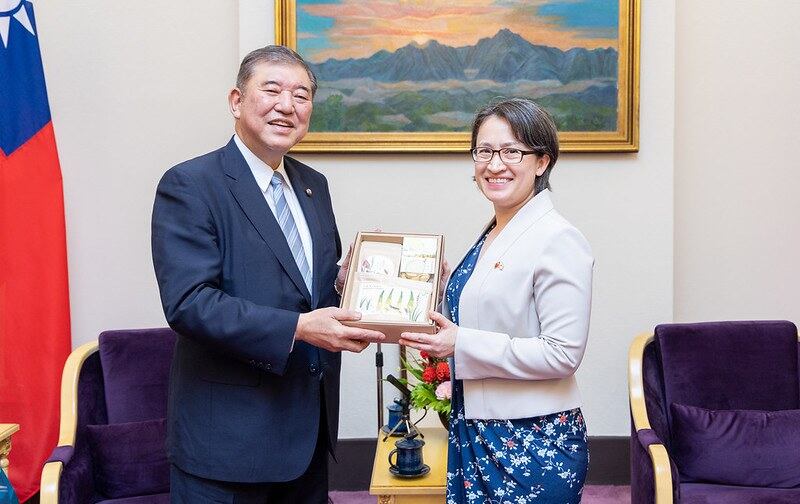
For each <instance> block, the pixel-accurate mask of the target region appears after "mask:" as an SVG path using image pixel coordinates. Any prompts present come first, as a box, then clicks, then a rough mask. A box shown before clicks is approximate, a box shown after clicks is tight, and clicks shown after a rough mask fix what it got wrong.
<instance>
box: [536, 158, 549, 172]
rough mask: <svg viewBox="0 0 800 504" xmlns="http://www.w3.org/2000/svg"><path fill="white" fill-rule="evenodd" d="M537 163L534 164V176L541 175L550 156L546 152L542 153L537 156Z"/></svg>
mask: <svg viewBox="0 0 800 504" xmlns="http://www.w3.org/2000/svg"><path fill="white" fill-rule="evenodd" d="M538 162H539V164H538V165H537V166H536V176H537V177H541V176H542V173H544V171H545V170H546V169H547V166H548V165H549V164H550V156H549V155H547V154H542V155H541V156H539V160H538Z"/></svg>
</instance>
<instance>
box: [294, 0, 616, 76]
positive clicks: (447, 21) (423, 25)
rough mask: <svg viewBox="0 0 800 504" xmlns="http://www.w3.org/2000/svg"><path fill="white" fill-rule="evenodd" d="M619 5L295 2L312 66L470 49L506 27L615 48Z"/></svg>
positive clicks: (512, 0)
mask: <svg viewBox="0 0 800 504" xmlns="http://www.w3.org/2000/svg"><path fill="white" fill-rule="evenodd" d="M618 1H619V0H460V1H459V2H458V3H456V2H453V1H452V0H372V1H370V2H364V1H363V0H297V26H298V33H297V44H298V49H299V51H300V53H301V54H302V55H303V56H304V57H306V58H308V59H309V60H310V61H313V62H322V61H325V60H327V59H329V58H336V59H345V58H363V57H368V56H371V55H372V54H374V53H375V52H377V51H379V50H381V49H386V50H388V51H394V50H396V49H398V48H400V47H403V46H405V45H407V44H409V43H411V42H417V43H419V44H424V43H425V42H427V41H429V40H436V41H437V42H439V43H441V44H445V45H449V46H453V47H459V46H465V45H473V44H475V43H476V42H477V41H478V40H479V39H481V38H484V37H491V36H493V35H494V34H495V33H497V32H498V31H499V30H501V29H502V28H508V29H510V30H511V31H513V32H515V33H518V34H519V35H521V36H522V37H524V38H525V39H527V40H528V41H529V42H531V43H533V44H540V45H548V46H552V47H558V48H559V49H562V50H563V49H569V48H572V47H585V48H587V49H595V48H598V47H611V48H614V49H616V48H617V36H618V29H617V27H618V23H619V20H618V18H619V7H618Z"/></svg>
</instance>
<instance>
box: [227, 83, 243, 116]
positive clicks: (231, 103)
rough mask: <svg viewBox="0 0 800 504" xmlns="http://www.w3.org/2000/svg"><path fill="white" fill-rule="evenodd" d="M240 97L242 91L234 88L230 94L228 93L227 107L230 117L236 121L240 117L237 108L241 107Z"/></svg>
mask: <svg viewBox="0 0 800 504" xmlns="http://www.w3.org/2000/svg"><path fill="white" fill-rule="evenodd" d="M242 96H243V95H242V91H241V90H240V89H239V88H236V87H235V88H233V89H231V91H230V93H228V107H229V108H230V110H231V115H233V117H235V118H236V119H239V116H240V115H241V112H240V111H239V107H240V106H241V105H242Z"/></svg>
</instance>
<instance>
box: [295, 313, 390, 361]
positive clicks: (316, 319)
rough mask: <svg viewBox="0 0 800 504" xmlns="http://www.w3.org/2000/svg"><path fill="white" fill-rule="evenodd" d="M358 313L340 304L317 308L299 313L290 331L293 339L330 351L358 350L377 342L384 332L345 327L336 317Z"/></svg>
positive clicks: (349, 317) (353, 316)
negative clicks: (334, 306)
mask: <svg viewBox="0 0 800 504" xmlns="http://www.w3.org/2000/svg"><path fill="white" fill-rule="evenodd" d="M360 319H361V314H360V313H359V312H357V311H353V310H345V309H342V308H320V309H318V310H314V311H312V312H309V313H301V314H300V318H299V319H298V320H297V329H296V330H295V333H294V338H295V341H305V342H306V343H309V344H311V345H314V346H316V347H319V348H324V349H325V350H329V351H331V352H341V351H342V350H347V351H348V352H356V353H358V352H361V351H362V350H364V349H365V348H367V345H369V344H370V343H372V342H375V343H380V342H381V341H383V340H384V339H385V338H386V336H385V335H384V334H383V333H381V332H378V331H371V330H369V329H359V328H357V327H347V326H345V325H343V324H342V323H341V322H340V321H342V320H360Z"/></svg>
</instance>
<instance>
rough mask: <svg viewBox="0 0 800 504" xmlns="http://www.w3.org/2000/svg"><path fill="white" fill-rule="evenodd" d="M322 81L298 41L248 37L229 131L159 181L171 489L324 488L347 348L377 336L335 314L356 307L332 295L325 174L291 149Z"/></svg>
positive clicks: (248, 493)
mask: <svg viewBox="0 0 800 504" xmlns="http://www.w3.org/2000/svg"><path fill="white" fill-rule="evenodd" d="M315 90H316V79H315V77H314V75H313V73H312V72H311V70H310V69H309V68H308V66H307V65H306V63H305V62H304V61H303V60H302V58H300V56H299V55H298V54H297V53H295V52H294V51H292V50H290V49H287V48H285V47H280V46H268V47H265V48H262V49H258V50H256V51H253V52H252V53H250V54H249V55H248V56H246V57H245V59H244V60H243V61H242V64H241V67H240V69H239V75H238V78H237V82H236V87H235V88H234V89H233V90H231V92H230V95H229V105H230V109H231V113H232V114H233V116H234V118H235V131H236V134H235V135H234V137H233V138H232V139H231V141H230V142H228V144H227V145H226V146H225V147H223V148H221V149H218V150H216V151H214V152H211V153H208V154H206V155H203V156H200V157H198V158H195V159H192V160H190V161H186V162H184V163H181V164H179V165H177V166H175V167H174V168H172V169H170V170H169V171H168V172H167V173H166V174H165V175H164V177H163V178H162V179H161V182H160V183H159V185H158V190H157V193H156V199H155V205H154V207H153V222H152V247H153V263H154V265H155V271H156V277H157V279H158V285H159V288H160V292H161V302H162V304H163V307H164V313H165V315H166V318H167V321H168V322H169V325H170V326H171V327H172V328H173V329H175V331H176V332H177V333H178V335H179V338H178V342H177V346H176V348H175V357H174V360H173V363H172V372H171V378H170V395H169V415H168V416H169V418H168V423H167V425H168V427H167V429H168V440H167V449H168V453H169V459H170V462H171V464H172V473H171V494H172V502H180V503H192V504H197V503H204V502H236V503H239V502H258V503H264V502H269V503H273V502H286V503H289V502H291V503H306V502H308V503H317V502H327V488H328V481H327V456H328V455H327V453H328V452H330V453H331V454H333V453H334V449H335V446H336V438H337V429H338V419H339V369H340V363H341V354H340V352H341V351H353V352H360V351H361V350H363V349H364V348H365V347H366V346H367V345H368V344H369V342H370V341H380V340H381V339H382V338H383V335H382V334H381V333H379V332H375V331H368V330H363V329H356V328H350V327H346V326H344V325H342V324H341V321H345V320H357V319H358V318H359V314H358V313H357V312H350V311H347V310H342V309H339V308H335V306H337V305H338V304H339V295H338V294H337V291H338V292H341V287H342V282H343V279H344V276H343V274H342V273H344V272H339V268H338V267H337V265H336V263H337V261H338V259H339V257H340V255H341V243H340V240H339V234H338V231H337V228H336V222H335V219H334V216H333V209H332V206H331V200H330V194H329V192H328V184H327V181H326V180H325V177H324V176H322V175H321V174H320V173H318V172H316V171H314V170H312V169H311V168H309V167H308V166H306V165H304V164H303V163H300V162H298V161H296V160H294V159H292V158H290V157H286V156H285V154H286V153H287V152H288V151H289V149H290V148H291V147H292V146H294V145H295V144H296V143H297V142H299V141H300V140H301V139H302V138H303V136H304V135H305V134H306V132H307V131H308V124H309V120H310V117H311V109H312V102H311V100H312V97H313V94H314V91H315ZM337 273H339V274H338V275H337ZM335 283H336V284H337V285H335Z"/></svg>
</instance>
